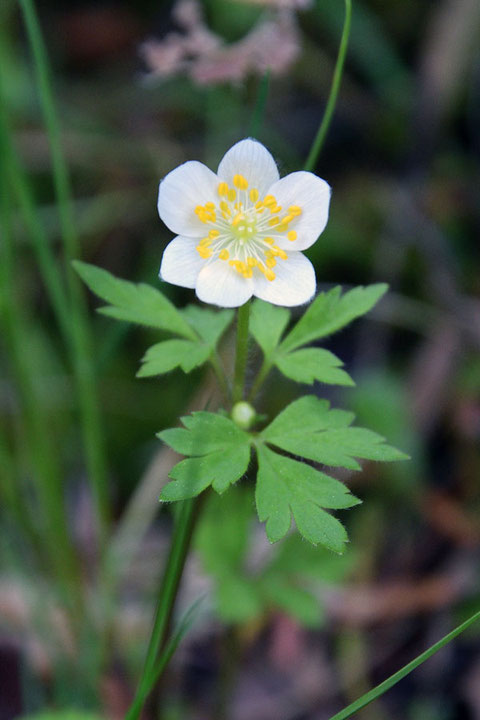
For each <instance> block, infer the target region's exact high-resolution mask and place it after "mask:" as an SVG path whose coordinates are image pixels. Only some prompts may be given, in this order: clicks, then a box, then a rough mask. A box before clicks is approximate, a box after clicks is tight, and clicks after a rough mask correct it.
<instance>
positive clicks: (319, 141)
mask: <svg viewBox="0 0 480 720" xmlns="http://www.w3.org/2000/svg"><path fill="white" fill-rule="evenodd" d="M351 23H352V0H345V20H344V23H343V31H342V38H341V40H340V47H339V49H338V56H337V62H336V64H335V70H334V73H333V80H332V87H331V88H330V95H329V96H328V101H327V106H326V108H325V112H324V114H323V118H322V122H321V123H320V127H319V128H318V131H317V134H316V136H315V139H314V141H313V144H312V147H311V149H310V152H309V154H308V157H307V160H306V162H305V165H304V168H303V169H304V170H309V171H310V172H311V171H312V170H313V169H314V168H315V165H316V162H317V160H318V156H319V155H320V151H321V149H322V147H323V143H324V142H325V138H326V136H327V132H328V129H329V127H330V123H331V121H332V117H333V113H334V110H335V106H336V104H337V97H338V91H339V89H340V83H341V80H342V75H343V66H344V64H345V56H346V54H347V47H348V39H349V37H350V26H351Z"/></svg>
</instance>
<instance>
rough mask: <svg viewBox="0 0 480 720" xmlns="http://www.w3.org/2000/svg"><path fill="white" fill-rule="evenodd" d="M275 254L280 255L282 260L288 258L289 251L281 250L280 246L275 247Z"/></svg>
mask: <svg viewBox="0 0 480 720" xmlns="http://www.w3.org/2000/svg"><path fill="white" fill-rule="evenodd" d="M275 255H276V256H277V257H279V258H280V259H281V260H286V259H287V258H288V255H287V253H286V252H285V250H281V249H280V248H277V247H276V248H275Z"/></svg>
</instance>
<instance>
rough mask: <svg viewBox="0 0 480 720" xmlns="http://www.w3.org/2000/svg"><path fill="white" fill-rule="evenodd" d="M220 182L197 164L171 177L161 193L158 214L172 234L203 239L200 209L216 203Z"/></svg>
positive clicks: (191, 163) (187, 165) (186, 165)
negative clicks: (198, 214) (197, 208)
mask: <svg viewBox="0 0 480 720" xmlns="http://www.w3.org/2000/svg"><path fill="white" fill-rule="evenodd" d="M217 187H218V178H217V176H216V175H215V173H214V172H212V171H211V170H209V169H208V168H207V166H206V165H203V164H202V163H200V162H197V161H196V160H190V161H189V162H186V163H183V165H179V166H178V167H177V168H175V170H172V171H171V172H169V173H168V175H166V176H165V177H164V179H163V180H162V182H161V183H160V188H159V191H158V213H159V215H160V217H161V219H162V220H163V222H164V223H165V225H167V226H168V227H169V228H170V230H171V231H172V232H174V233H178V234H179V235H187V236H189V237H197V238H198V237H202V235H203V234H204V233H205V225H204V223H202V222H201V220H199V218H198V217H197V216H196V215H195V208H196V207H197V205H205V203H207V202H214V201H215V200H216V199H217V193H216V190H217Z"/></svg>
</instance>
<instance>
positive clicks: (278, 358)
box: [250, 284, 387, 386]
mask: <svg viewBox="0 0 480 720" xmlns="http://www.w3.org/2000/svg"><path fill="white" fill-rule="evenodd" d="M386 289H387V286H386V285H384V284H378V285H370V286H368V287H357V288H354V289H353V290H349V291H348V292H346V293H344V294H343V295H341V288H340V287H336V288H334V289H333V290H330V291H329V292H327V293H320V294H319V295H318V296H317V297H316V299H315V300H314V302H313V303H312V304H311V305H310V307H309V308H308V309H307V311H306V312H305V314H304V315H303V316H302V317H301V318H300V320H299V321H298V322H297V323H296V325H295V326H294V327H293V328H292V330H291V331H290V332H289V333H288V334H287V336H286V337H285V338H284V339H283V340H282V335H283V333H284V331H285V328H286V327H287V325H288V321H289V319H290V313H289V311H288V310H286V309H285V308H279V307H275V306H273V305H269V304H268V303H265V302H262V301H261V300H258V301H256V302H255V303H254V305H253V308H252V317H251V321H250V332H251V334H252V335H253V337H254V338H255V340H256V341H257V343H258V344H259V346H260V347H261V349H262V351H263V354H264V358H265V362H266V363H268V364H269V365H270V366H271V365H275V366H276V367H277V368H278V370H280V372H281V373H283V375H285V376H286V377H288V378H290V379H291V380H295V381H296V382H301V383H306V384H308V385H312V384H313V382H314V381H315V380H318V381H319V382H323V383H327V384H332V385H349V386H352V385H354V384H355V383H354V382H353V380H352V378H351V377H350V376H349V375H348V374H347V373H346V372H345V370H342V369H341V368H342V365H343V363H342V361H341V360H340V359H339V358H337V357H336V356H335V355H334V354H333V353H331V352H329V351H328V350H325V349H321V348H303V347H302V346H304V345H308V344H309V343H311V342H314V341H317V340H320V339H321V338H324V337H326V336H327V335H330V334H332V333H334V332H337V331H338V330H341V329H342V328H343V327H345V326H346V325H348V323H350V322H351V321H352V320H354V319H355V318H358V317H360V316H361V315H364V314H365V313H367V312H368V311H369V310H371V308H372V307H373V306H374V305H375V303H376V302H377V301H378V300H379V299H380V297H381V296H382V295H383V294H384V293H385V291H386ZM300 348H302V349H300Z"/></svg>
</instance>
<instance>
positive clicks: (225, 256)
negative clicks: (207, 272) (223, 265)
mask: <svg viewBox="0 0 480 720" xmlns="http://www.w3.org/2000/svg"><path fill="white" fill-rule="evenodd" d="M218 257H219V258H220V260H228V258H229V257H230V253H229V252H228V250H227V249H226V248H224V249H223V250H220V252H219V253H218Z"/></svg>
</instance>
